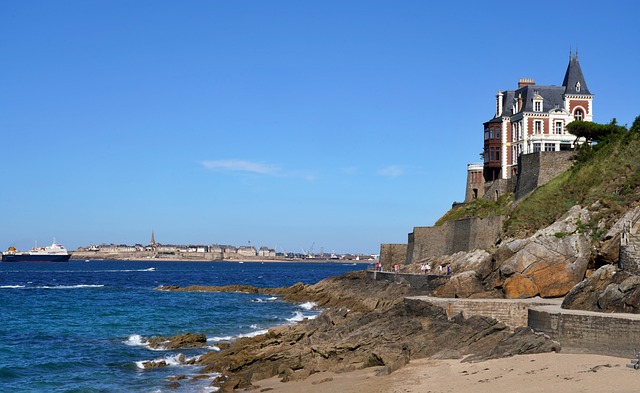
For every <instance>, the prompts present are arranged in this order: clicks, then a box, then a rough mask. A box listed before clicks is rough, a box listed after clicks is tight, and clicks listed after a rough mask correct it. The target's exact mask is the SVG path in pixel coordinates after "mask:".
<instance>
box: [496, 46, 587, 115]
mask: <svg viewBox="0 0 640 393" xmlns="http://www.w3.org/2000/svg"><path fill="white" fill-rule="evenodd" d="M578 82H580V91H579V92H578V91H576V84H577V83H578ZM502 94H503V96H502V115H501V116H499V117H494V118H493V119H491V120H489V121H488V122H487V123H489V122H496V121H499V120H500V119H501V118H502V117H504V116H507V117H508V116H513V115H515V114H516V113H518V112H516V113H514V112H513V110H512V108H513V106H514V103H515V102H517V100H518V97H519V96H520V95H522V104H523V105H522V111H521V112H534V110H533V109H534V107H533V98H534V97H535V96H536V94H537V95H539V96H540V97H542V112H541V113H548V112H549V111H550V110H552V109H554V108H556V107H557V108H564V102H563V100H562V96H563V95H564V94H578V95H591V93H590V92H589V89H588V88H587V82H586V81H585V80H584V75H583V74H582V68H580V62H578V56H577V55H575V56H573V55H572V56H571V58H570V59H569V65H568V66H567V72H566V73H565V76H564V81H563V82H562V86H541V85H527V86H523V87H521V88H519V89H517V90H507V91H504V92H502Z"/></svg>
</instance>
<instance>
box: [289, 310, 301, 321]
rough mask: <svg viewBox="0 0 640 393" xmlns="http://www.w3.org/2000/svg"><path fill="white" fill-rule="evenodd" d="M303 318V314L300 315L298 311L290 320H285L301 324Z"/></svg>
mask: <svg viewBox="0 0 640 393" xmlns="http://www.w3.org/2000/svg"><path fill="white" fill-rule="evenodd" d="M304 318H305V316H304V314H302V313H301V312H300V311H296V312H295V314H294V315H293V316H292V317H291V318H287V321H289V322H301V321H303V320H304Z"/></svg>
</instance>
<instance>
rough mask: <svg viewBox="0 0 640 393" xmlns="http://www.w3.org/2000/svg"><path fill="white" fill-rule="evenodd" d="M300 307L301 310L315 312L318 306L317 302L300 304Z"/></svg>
mask: <svg viewBox="0 0 640 393" xmlns="http://www.w3.org/2000/svg"><path fill="white" fill-rule="evenodd" d="M298 306H300V308H303V309H305V310H313V309H314V308H315V307H316V306H317V304H316V302H306V303H302V304H299V305H298Z"/></svg>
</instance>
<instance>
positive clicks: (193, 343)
mask: <svg viewBox="0 0 640 393" xmlns="http://www.w3.org/2000/svg"><path fill="white" fill-rule="evenodd" d="M146 344H147V345H148V346H149V347H150V348H153V349H163V350H172V349H181V348H202V347H204V346H205V345H206V344H207V336H205V335H204V334H202V333H200V334H194V333H184V334H178V335H177V336H174V337H169V338H166V337H151V338H149V339H148V340H147V342H146Z"/></svg>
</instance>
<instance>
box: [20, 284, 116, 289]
mask: <svg viewBox="0 0 640 393" xmlns="http://www.w3.org/2000/svg"><path fill="white" fill-rule="evenodd" d="M102 287H104V284H78V285H41V286H36V287H31V288H37V289H82V288H102Z"/></svg>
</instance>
